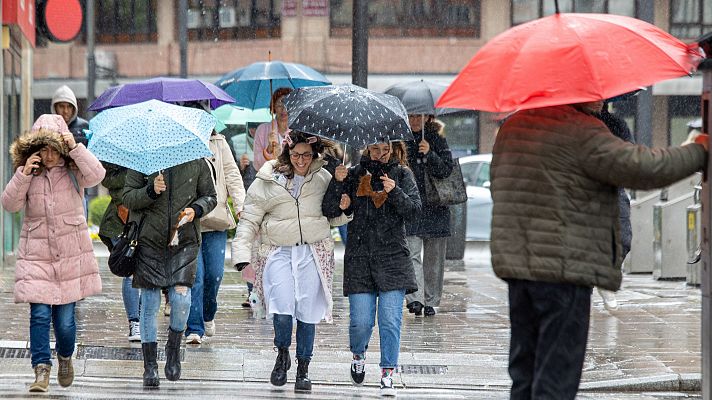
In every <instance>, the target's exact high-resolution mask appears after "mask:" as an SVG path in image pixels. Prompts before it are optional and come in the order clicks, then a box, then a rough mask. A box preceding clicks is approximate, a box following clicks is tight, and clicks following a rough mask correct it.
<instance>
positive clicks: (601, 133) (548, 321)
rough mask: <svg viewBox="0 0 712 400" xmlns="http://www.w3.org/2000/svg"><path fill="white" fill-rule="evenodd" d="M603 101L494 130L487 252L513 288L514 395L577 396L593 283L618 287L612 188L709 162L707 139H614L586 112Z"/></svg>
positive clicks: (660, 181) (532, 115) (531, 113)
mask: <svg viewBox="0 0 712 400" xmlns="http://www.w3.org/2000/svg"><path fill="white" fill-rule="evenodd" d="M602 104H603V102H592V103H582V104H575V105H562V106H554V107H547V108H539V109H532V110H525V111H519V112H517V113H516V114H514V115H513V116H511V117H510V118H509V119H508V120H507V121H506V122H505V123H504V125H503V126H502V128H501V129H500V130H499V133H498V134H497V139H496V141H495V144H494V150H493V158H492V169H491V179H492V186H491V190H492V199H493V203H494V204H493V210H492V241H491V253H492V266H493V268H494V272H495V274H496V275H497V276H498V277H500V278H502V279H504V280H505V281H507V283H508V286H509V313H510V321H511V343H510V350H509V374H510V376H511V378H512V381H513V383H512V389H511V398H512V399H573V398H574V397H575V396H576V392H577V390H578V386H579V381H580V378H581V369H582V367H583V361H584V355H585V353H586V342H587V338H588V326H589V315H590V302H591V289H592V287H593V286H598V287H601V288H604V289H608V290H614V291H615V290H618V289H619V287H620V284H621V278H622V276H621V270H620V265H621V263H622V261H623V260H622V257H621V255H622V251H621V244H620V226H619V218H618V212H619V207H618V197H617V196H618V192H617V190H616V187H626V188H631V189H653V188H659V187H663V186H667V185H670V184H672V183H673V182H676V181H678V180H680V179H682V178H684V177H686V176H688V175H690V174H692V173H694V172H696V171H699V170H700V169H701V168H703V166H704V165H705V161H706V156H707V151H706V144H691V145H688V146H683V147H673V148H647V147H644V146H638V145H634V144H631V143H627V142H625V141H623V140H621V139H619V138H617V137H615V136H613V135H612V134H611V133H610V131H609V130H608V129H607V128H606V126H605V125H604V124H603V122H601V121H600V120H598V119H597V118H596V117H594V116H593V115H592V114H593V113H595V112H599V111H600V109H601V106H602ZM700 142H701V141H700ZM705 143H706V142H705Z"/></svg>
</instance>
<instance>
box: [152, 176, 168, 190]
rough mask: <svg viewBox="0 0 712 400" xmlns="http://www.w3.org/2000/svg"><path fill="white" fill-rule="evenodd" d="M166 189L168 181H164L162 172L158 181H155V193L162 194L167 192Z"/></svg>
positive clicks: (157, 178) (157, 177)
mask: <svg viewBox="0 0 712 400" xmlns="http://www.w3.org/2000/svg"><path fill="white" fill-rule="evenodd" d="M166 189H167V186H166V181H165V180H164V179H163V172H161V173H159V174H158V176H156V179H154V180H153V191H154V192H156V194H161V193H163V192H165V191H166Z"/></svg>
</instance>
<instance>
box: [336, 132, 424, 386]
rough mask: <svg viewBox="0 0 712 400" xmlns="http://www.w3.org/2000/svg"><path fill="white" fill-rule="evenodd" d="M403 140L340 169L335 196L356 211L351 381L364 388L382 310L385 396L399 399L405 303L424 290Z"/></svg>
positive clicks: (349, 248)
mask: <svg viewBox="0 0 712 400" xmlns="http://www.w3.org/2000/svg"><path fill="white" fill-rule="evenodd" d="M406 165H407V164H406V156H405V148H404V146H403V144H402V143H400V142H394V143H391V142H388V141H387V140H386V141H383V142H380V143H377V144H373V145H369V146H368V147H367V148H366V150H365V151H364V153H363V157H362V158H361V162H360V163H359V164H358V165H356V166H353V167H351V168H350V169H348V173H347V169H346V167H344V166H343V165H340V166H338V167H337V168H336V171H335V173H334V175H335V177H334V179H333V180H332V183H331V184H332V185H338V186H340V187H338V188H337V190H335V191H331V192H332V193H345V194H346V195H348V196H349V198H350V199H351V206H350V207H349V208H348V209H347V210H345V211H344V212H345V213H346V214H347V215H348V214H351V213H353V214H354V218H353V220H352V221H351V222H350V223H349V227H348V237H349V240H348V242H347V244H346V253H345V255H344V295H346V296H348V297H349V309H350V314H349V315H350V325H349V341H350V348H351V352H352V353H353V361H352V364H351V380H352V381H353V383H354V384H356V385H361V384H362V383H363V379H364V376H365V371H364V367H365V353H366V349H367V348H368V342H369V341H370V339H371V333H372V331H373V325H374V322H375V317H376V309H378V332H379V336H380V345H381V349H380V350H381V362H380V366H381V392H382V394H384V395H395V389H394V388H393V379H392V373H393V369H394V368H395V367H396V366H397V365H398V354H399V352H400V330H401V320H402V315H403V314H402V310H403V300H404V297H405V294H406V293H411V292H414V291H415V290H417V289H418V286H417V284H416V281H415V275H414V273H413V265H412V262H411V260H410V253H409V251H408V244H407V241H406V233H405V224H406V222H407V221H411V220H413V219H414V218H416V216H417V215H418V213H419V212H420V196H419V195H418V187H417V186H416V183H415V179H414V178H413V173H412V172H411V170H410V169H409V168H408V167H407V166H406Z"/></svg>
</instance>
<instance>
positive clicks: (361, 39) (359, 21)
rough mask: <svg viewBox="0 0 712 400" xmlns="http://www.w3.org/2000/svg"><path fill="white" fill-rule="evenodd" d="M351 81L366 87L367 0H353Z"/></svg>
mask: <svg viewBox="0 0 712 400" xmlns="http://www.w3.org/2000/svg"><path fill="white" fill-rule="evenodd" d="M351 54H352V57H351V83H353V84H354V85H358V86H361V87H363V88H368V1H367V0H354V1H353V24H352V40H351Z"/></svg>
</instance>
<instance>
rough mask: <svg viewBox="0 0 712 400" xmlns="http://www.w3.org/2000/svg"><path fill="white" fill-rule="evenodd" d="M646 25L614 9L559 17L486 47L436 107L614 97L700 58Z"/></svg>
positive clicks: (508, 106)
mask: <svg viewBox="0 0 712 400" xmlns="http://www.w3.org/2000/svg"><path fill="white" fill-rule="evenodd" d="M701 59H702V55H701V54H700V52H699V50H698V48H697V44H694V45H689V46H688V45H686V44H685V43H682V42H681V41H679V40H678V39H676V38H674V37H673V36H671V35H670V34H668V33H667V32H665V31H663V30H661V29H660V28H658V27H656V26H654V25H651V24H649V23H647V22H644V21H641V20H638V19H635V18H630V17H624V16H620V15H612V14H576V13H572V14H554V15H552V16H550V17H546V18H541V19H537V20H535V21H531V22H528V23H526V24H522V25H519V26H516V27H514V28H511V29H509V30H507V31H505V32H503V33H502V34H500V35H498V36H496V37H495V38H494V39H492V40H490V41H489V42H487V44H485V46H483V47H482V48H481V49H480V51H478V52H477V54H475V56H474V57H473V58H472V60H470V62H469V63H468V64H467V65H466V66H465V68H463V69H462V71H460V73H459V74H458V76H457V77H456V78H455V80H454V81H453V83H452V84H451V85H450V87H449V88H448V89H447V90H446V91H445V93H443V95H442V96H441V97H440V99H439V100H438V102H437V107H443V108H444V107H452V108H469V109H474V110H483V111H493V112H501V111H513V110H517V109H520V110H523V109H529V108H538V107H547V106H553V105H560V104H572V103H580V102H585V101H595V100H602V99H607V98H611V97H614V96H617V95H620V94H623V93H626V92H630V91H633V90H636V89H638V88H640V87H644V86H649V85H651V84H653V83H655V82H658V81H662V80H665V79H671V78H676V77H679V76H683V75H688V74H689V73H690V72H692V71H694V69H695V67H696V66H697V64H698V63H699V62H700V61H701Z"/></svg>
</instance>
